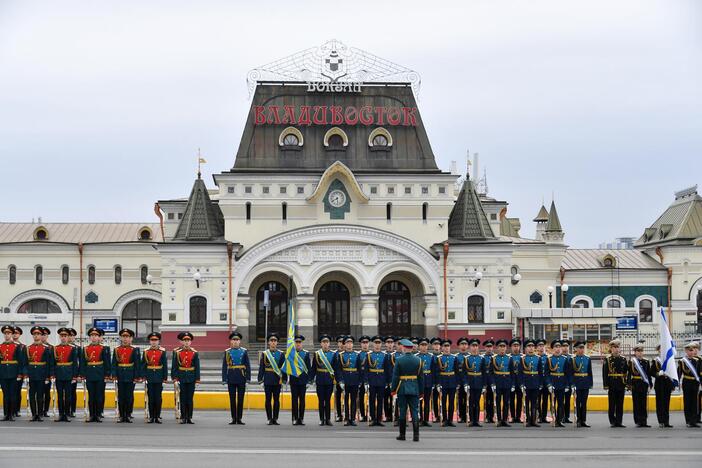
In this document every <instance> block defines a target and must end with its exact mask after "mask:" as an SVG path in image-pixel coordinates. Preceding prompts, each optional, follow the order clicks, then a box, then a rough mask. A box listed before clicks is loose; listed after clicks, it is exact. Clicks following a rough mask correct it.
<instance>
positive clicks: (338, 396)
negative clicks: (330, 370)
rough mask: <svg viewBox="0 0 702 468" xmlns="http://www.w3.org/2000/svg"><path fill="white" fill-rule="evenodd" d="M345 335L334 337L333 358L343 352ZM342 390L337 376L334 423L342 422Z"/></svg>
mask: <svg viewBox="0 0 702 468" xmlns="http://www.w3.org/2000/svg"><path fill="white" fill-rule="evenodd" d="M345 339H346V336H345V335H339V336H337V337H336V350H335V351H334V357H335V358H336V359H338V358H339V354H341V353H343V352H344V340H345ZM343 395H344V390H343V389H342V388H341V380H340V377H339V376H338V375H337V378H336V383H335V384H334V408H335V409H336V422H341V421H343V420H344V413H343V412H342V409H343V408H342V406H341V400H342V399H343Z"/></svg>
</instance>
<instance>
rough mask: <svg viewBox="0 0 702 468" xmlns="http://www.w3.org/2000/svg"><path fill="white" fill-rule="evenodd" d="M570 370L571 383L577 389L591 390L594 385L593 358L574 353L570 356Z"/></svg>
mask: <svg viewBox="0 0 702 468" xmlns="http://www.w3.org/2000/svg"><path fill="white" fill-rule="evenodd" d="M567 359H568V361H569V362H570V364H569V366H568V372H569V373H570V384H571V385H572V386H574V387H575V389H576V390H589V389H591V388H592V386H593V378H592V360H591V359H590V357H589V356H585V355H584V354H583V355H582V356H578V355H572V356H569V357H568V358H567Z"/></svg>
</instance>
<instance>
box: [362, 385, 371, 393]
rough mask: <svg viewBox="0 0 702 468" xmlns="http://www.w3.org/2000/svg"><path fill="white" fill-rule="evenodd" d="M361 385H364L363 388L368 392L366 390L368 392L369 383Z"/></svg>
mask: <svg viewBox="0 0 702 468" xmlns="http://www.w3.org/2000/svg"><path fill="white" fill-rule="evenodd" d="M363 387H364V388H365V389H366V393H368V392H369V390H370V385H368V384H365V385H364V386H363Z"/></svg>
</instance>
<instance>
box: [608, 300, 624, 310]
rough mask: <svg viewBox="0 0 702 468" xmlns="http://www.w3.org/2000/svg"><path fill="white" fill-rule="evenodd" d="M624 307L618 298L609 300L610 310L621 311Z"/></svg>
mask: <svg viewBox="0 0 702 468" xmlns="http://www.w3.org/2000/svg"><path fill="white" fill-rule="evenodd" d="M621 306H622V301H620V300H619V299H616V298H611V299H608V300H607V308H608V309H619V308H621Z"/></svg>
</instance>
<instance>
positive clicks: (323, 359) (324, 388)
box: [309, 335, 338, 426]
mask: <svg viewBox="0 0 702 468" xmlns="http://www.w3.org/2000/svg"><path fill="white" fill-rule="evenodd" d="M330 344H331V336H329V335H322V336H320V337H319V345H320V348H321V349H318V350H317V351H316V352H315V353H314V357H313V358H312V362H311V366H310V377H309V378H310V381H314V383H315V388H316V390H317V399H318V401H319V407H318V408H319V425H320V426H331V425H332V423H331V399H332V393H333V392H334V387H335V386H336V375H337V370H338V356H337V355H336V353H335V352H334V351H332V350H331V349H330Z"/></svg>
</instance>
